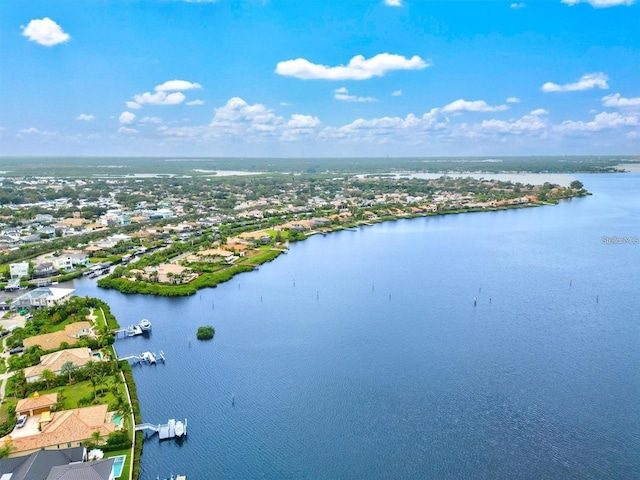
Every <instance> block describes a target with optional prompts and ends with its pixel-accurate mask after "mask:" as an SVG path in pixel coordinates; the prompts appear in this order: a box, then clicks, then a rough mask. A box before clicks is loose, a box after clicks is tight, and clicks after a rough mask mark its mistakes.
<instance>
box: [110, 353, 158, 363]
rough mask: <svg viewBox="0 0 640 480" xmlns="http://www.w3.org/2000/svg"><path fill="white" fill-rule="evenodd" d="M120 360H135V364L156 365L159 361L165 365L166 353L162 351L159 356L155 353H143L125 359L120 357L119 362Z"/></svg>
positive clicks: (127, 356)
mask: <svg viewBox="0 0 640 480" xmlns="http://www.w3.org/2000/svg"><path fill="white" fill-rule="evenodd" d="M120 360H133V361H134V363H139V364H142V363H146V364H149V365H155V364H156V363H158V362H159V361H160V362H162V363H164V362H165V357H164V352H163V351H162V350H160V353H158V354H157V355H156V353H155V352H142V353H141V354H140V355H126V356H124V357H118V361H120Z"/></svg>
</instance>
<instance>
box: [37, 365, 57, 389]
mask: <svg viewBox="0 0 640 480" xmlns="http://www.w3.org/2000/svg"><path fill="white" fill-rule="evenodd" d="M40 376H41V377H42V379H43V380H44V381H45V383H46V384H47V390H49V383H51V382H53V381H54V380H55V379H56V374H55V373H53V372H52V371H51V370H49V369H48V368H45V369H44V370H43V371H42V373H41V374H40Z"/></svg>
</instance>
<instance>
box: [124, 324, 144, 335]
mask: <svg viewBox="0 0 640 480" xmlns="http://www.w3.org/2000/svg"><path fill="white" fill-rule="evenodd" d="M127 335H128V336H129V337H135V336H136V335H142V329H141V328H140V327H138V326H136V325H129V326H128V327H127Z"/></svg>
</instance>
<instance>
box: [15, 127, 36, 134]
mask: <svg viewBox="0 0 640 480" xmlns="http://www.w3.org/2000/svg"><path fill="white" fill-rule="evenodd" d="M20 133H40V130H38V129H37V128H36V127H29V128H23V129H22V130H20Z"/></svg>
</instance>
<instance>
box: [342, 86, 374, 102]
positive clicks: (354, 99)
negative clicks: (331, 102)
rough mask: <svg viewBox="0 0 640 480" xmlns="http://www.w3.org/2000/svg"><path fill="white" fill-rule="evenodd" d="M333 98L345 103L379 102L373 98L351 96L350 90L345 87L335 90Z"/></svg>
mask: <svg viewBox="0 0 640 480" xmlns="http://www.w3.org/2000/svg"><path fill="white" fill-rule="evenodd" d="M333 98H335V99H336V100H340V101H343V102H377V101H378V100H376V99H375V98H372V97H357V96H355V95H349V90H347V89H346V88H345V87H341V88H337V89H335V90H334V95H333Z"/></svg>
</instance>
